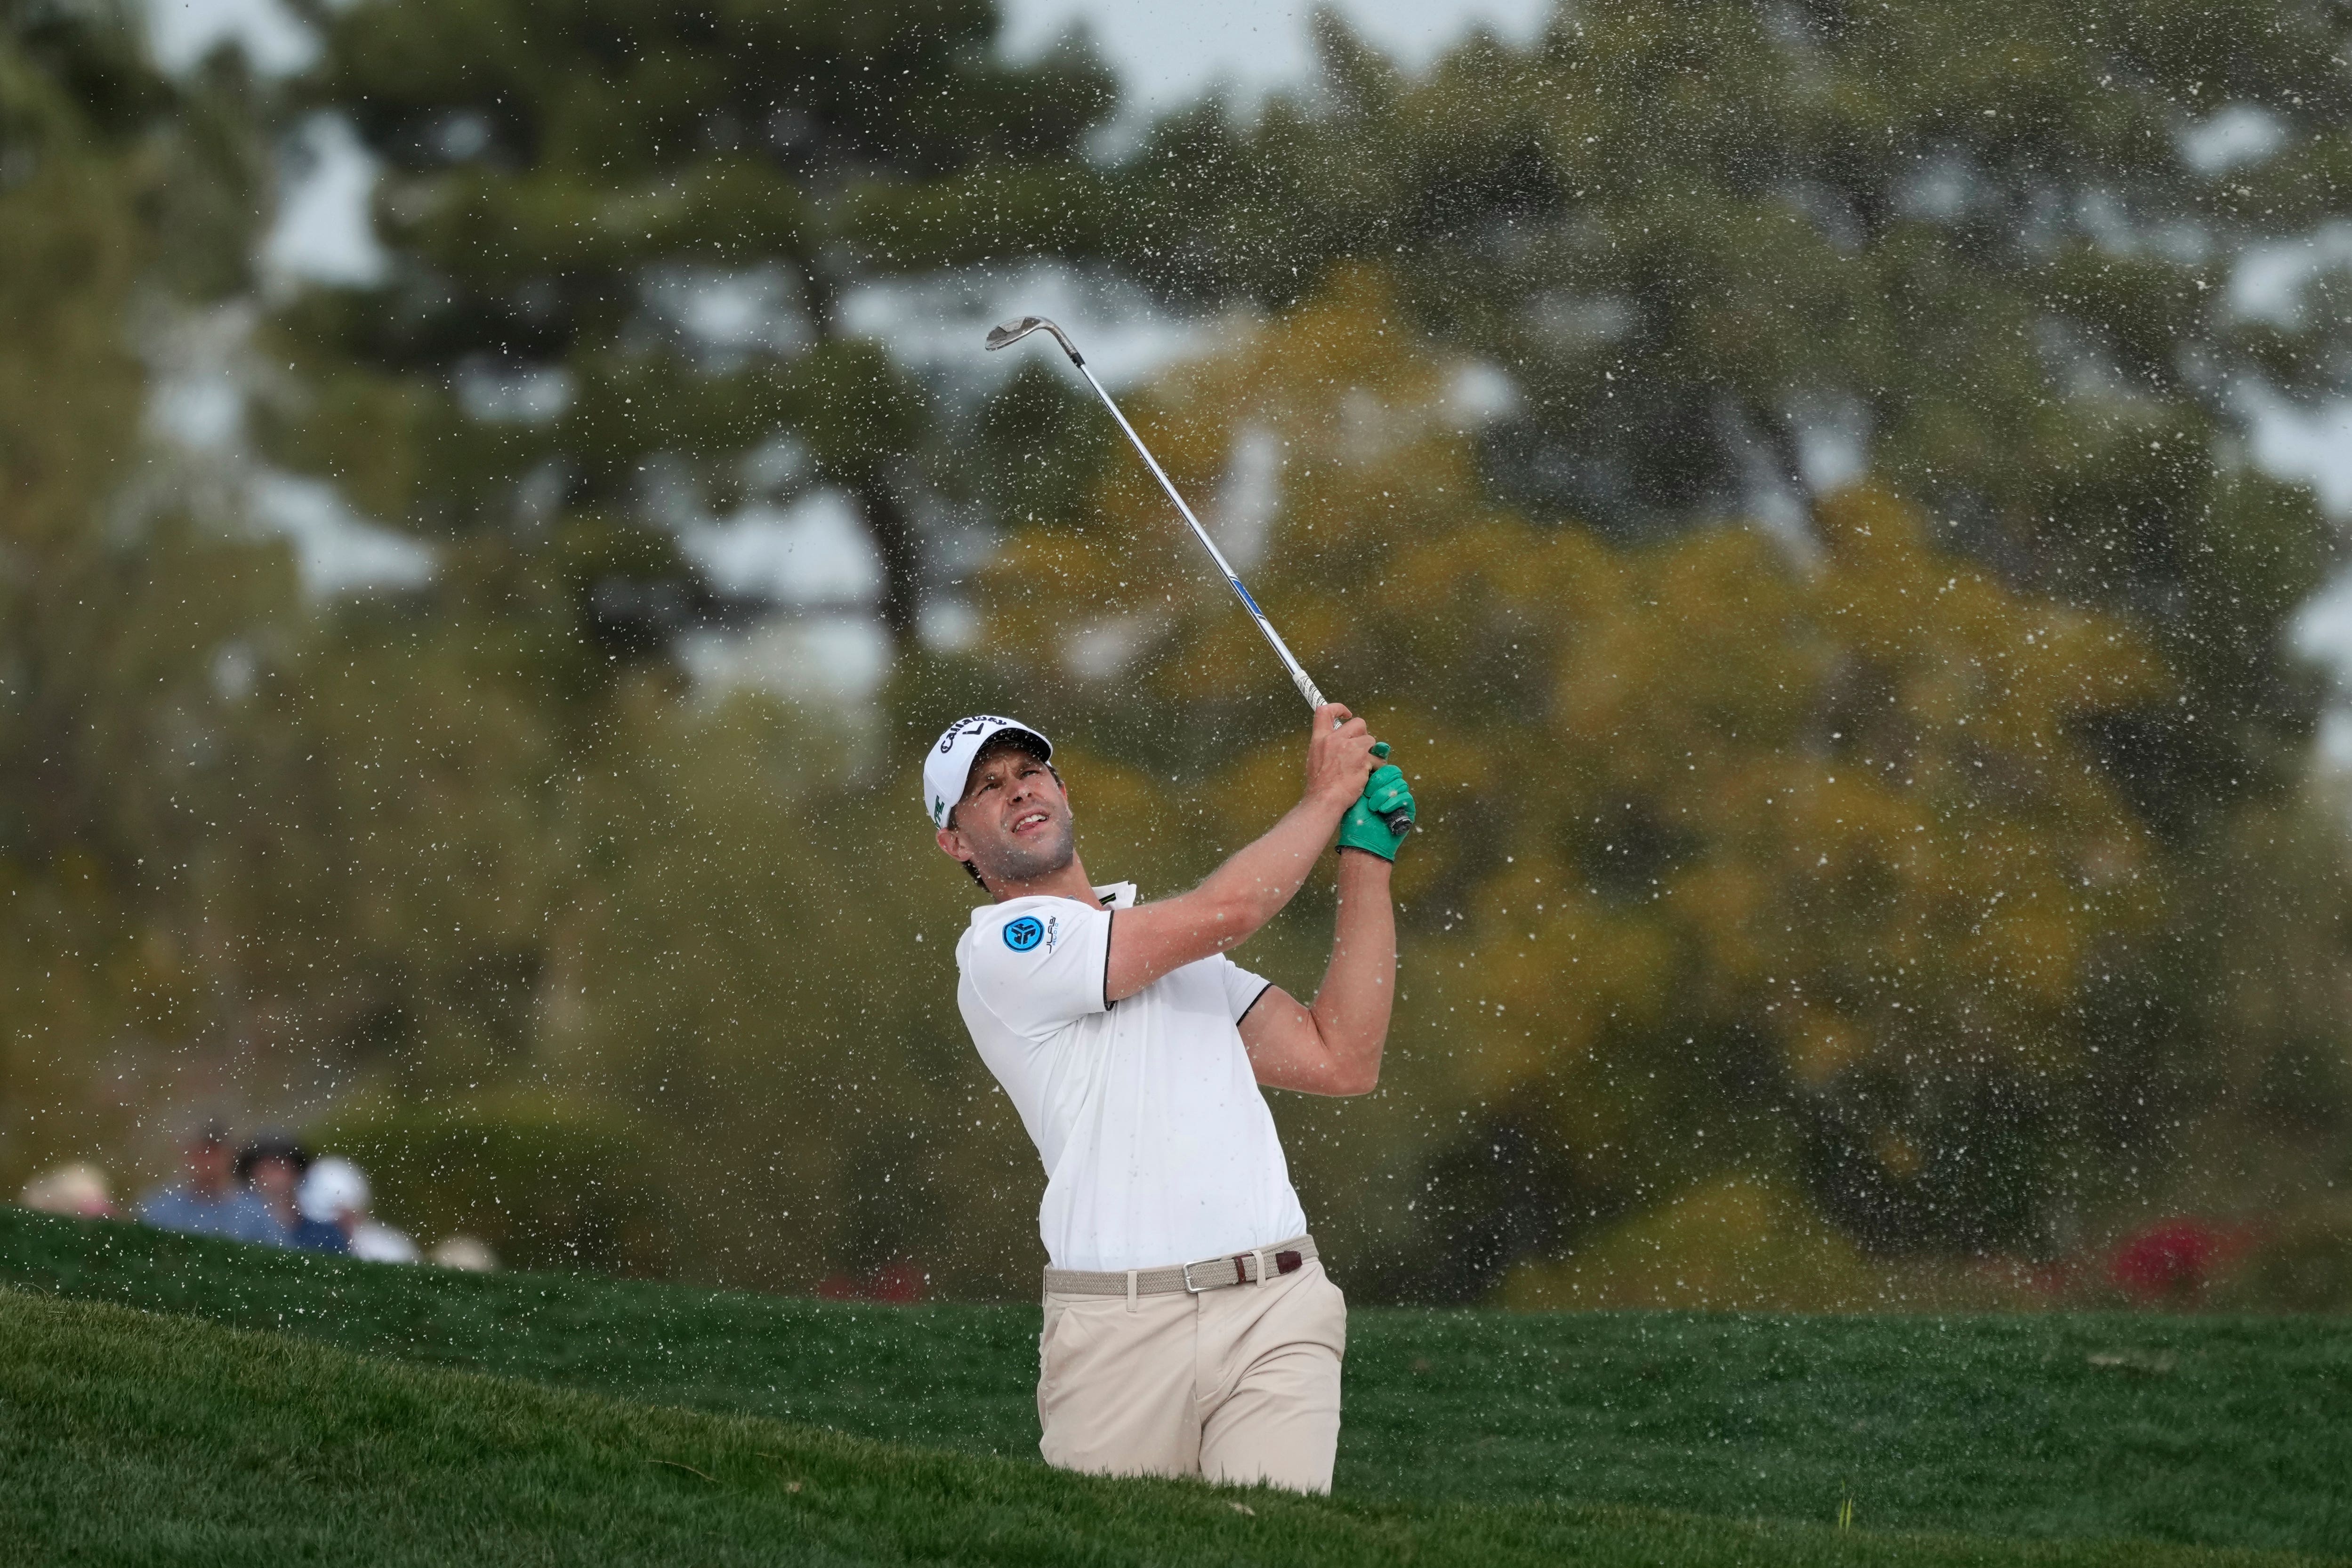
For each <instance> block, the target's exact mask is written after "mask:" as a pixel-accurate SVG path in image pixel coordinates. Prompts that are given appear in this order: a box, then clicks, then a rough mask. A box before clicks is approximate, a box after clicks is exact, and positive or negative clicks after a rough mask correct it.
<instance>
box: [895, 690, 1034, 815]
mask: <svg viewBox="0 0 2352 1568" xmlns="http://www.w3.org/2000/svg"><path fill="white" fill-rule="evenodd" d="M1004 729H1014V730H1019V731H1020V732H1021V733H1022V734H1024V735H1031V736H1036V737H1037V744H1038V745H1040V746H1042V747H1045V756H1046V758H1048V759H1049V760H1050V759H1051V758H1052V757H1053V755H1054V743H1053V742H1052V741H1050V740H1048V739H1046V738H1045V737H1044V736H1042V735H1038V733H1037V731H1035V730H1034V729H1032V728H1030V727H1028V726H1027V725H1025V724H1023V723H1022V722H1021V721H1020V720H1019V719H1017V718H1003V717H1001V716H998V715H996V714H992V713H976V714H974V715H972V716H971V717H970V718H960V719H958V720H956V721H955V722H954V723H953V724H951V725H950V726H948V727H947V728H945V729H943V730H941V731H940V743H939V744H938V745H937V746H934V747H931V749H930V750H929V752H927V753H925V754H924V757H923V809H924V810H927V811H929V813H930V815H931V826H933V827H935V828H944V827H946V826H947V825H948V813H949V812H950V811H952V810H955V803H956V802H957V801H958V800H962V799H963V787H964V783H965V781H966V780H967V779H970V778H971V765H972V762H973V759H974V758H978V757H979V756H980V748H981V747H983V746H985V745H987V744H988V741H989V737H991V736H992V735H994V734H996V733H997V731H999V730H1004Z"/></svg>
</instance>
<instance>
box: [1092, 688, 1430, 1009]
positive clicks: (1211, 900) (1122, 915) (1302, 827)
mask: <svg viewBox="0 0 2352 1568" xmlns="http://www.w3.org/2000/svg"><path fill="white" fill-rule="evenodd" d="M1335 719H1337V720H1339V724H1338V725H1337V727H1334V724H1333V720H1335ZM1314 723H1315V728H1314V732H1313V733H1312V734H1311V735H1310V736H1309V737H1308V738H1307V788H1306V789H1305V790H1304V792H1302V793H1301V794H1300V796H1299V799H1298V804H1297V805H1296V806H1293V807H1292V808H1291V809H1290V810H1288V811H1287V812H1286V813H1285V814H1284V815H1283V819H1282V821H1278V822H1276V824H1275V825H1274V826H1273V827H1272V828H1270V829H1268V830H1267V831H1266V832H1265V835H1264V836H1262V837H1261V838H1259V839H1257V840H1256V841H1255V842H1252V843H1250V844H1247V845H1244V847H1243V848H1242V849H1240V850H1238V851H1236V852H1234V856H1233V858H1232V859H1230V860H1228V861H1226V862H1225V863H1224V864H1223V865H1221V866H1219V867H1218V868H1217V869H1216V870H1215V871H1213V872H1211V873H1209V875H1208V878H1207V880H1205V881H1204V882H1202V883H1201V885H1200V886H1198V887H1196V888H1194V889H1193V890H1192V892H1190V893H1186V894H1178V895H1177V896H1176V897H1174V898H1169V899H1162V900H1160V902H1158V903H1155V904H1141V905H1139V906H1138V907H1136V908H1134V909H1122V910H1120V911H1118V913H1117V914H1116V915H1113V916H1112V917H1111V923H1110V953H1109V958H1108V966H1107V967H1106V968H1105V970H1104V974H1103V995H1104V998H1105V999H1106V1000H1108V1001H1114V1002H1115V1001H1118V1000H1119V999H1120V998H1124V997H1131V996H1133V995H1135V993H1136V992H1138V991H1139V990H1141V989H1143V988H1144V987H1146V986H1148V985H1150V984H1151V982H1152V981H1154V980H1156V979H1158V978H1160V976H1162V975H1165V974H1168V973H1170V972H1171V971H1172V970H1175V969H1181V968H1182V967H1184V966H1185V965H1187V964H1190V963H1192V962H1193V961H1194V960H1195V959H1199V958H1206V957H1208V956H1210V955H1211V954H1213V953H1222V952H1223V951H1225V949H1227V948H1228V947H1231V946H1234V945H1235V944H1237V943H1239V942H1241V941H1242V940H1243V939H1244V938H1245V937H1247V936H1249V935H1250V934H1251V933H1252V932H1255V930H1256V929H1257V928H1258V927H1259V926H1261V925H1265V923H1266V922H1267V921H1269V920H1271V919H1273V918H1274V917H1275V915H1277V914H1278V913H1280V912H1281V909H1282V906H1283V905H1284V904H1288V903H1289V902H1290V900H1291V897H1292V895H1293V894H1297V891H1298V890H1299V888H1300V886H1301V885H1303V884H1304V883H1306V881H1307V873H1308V872H1309V871H1311V870H1313V869H1314V866H1315V861H1316V858H1317V857H1318V856H1319V855H1320V854H1322V852H1323V846H1324V845H1326V844H1328V843H1329V842H1330V841H1331V835H1332V833H1333V832H1334V831H1336V830H1337V829H1338V828H1339V819H1340V818H1342V817H1344V816H1346V815H1347V814H1348V808H1349V807H1350V806H1352V805H1354V804H1355V802H1356V799H1357V797H1358V796H1360V795H1361V794H1362V793H1363V789H1364V780H1365V779H1368V778H1370V776H1371V771H1372V737H1371V732H1370V730H1368V729H1367V728H1366V727H1365V726H1364V721H1363V720H1362V719H1360V718H1356V717H1354V716H1350V715H1349V712H1348V710H1347V709H1346V708H1345V707H1343V706H1340V705H1339V704H1338V703H1331V704H1328V705H1327V706H1323V707H1319V708H1318V709H1316V710H1315V720H1314ZM1342 858H1343V859H1345V860H1362V859H1366V858H1371V859H1378V858H1379V857H1377V856H1372V857H1366V856H1363V855H1347V856H1343V857H1342ZM1384 869H1385V868H1384ZM1341 885H1342V886H1343V887H1344V886H1345V885H1346V883H1345V881H1344V879H1343V881H1342V883H1341ZM1383 904H1385V894H1384V895H1383ZM1393 946H1394V944H1393V941H1391V947H1393ZM1391 961H1393V957H1392V958H1391ZM1261 1005H1263V1004H1261ZM1252 1010H1253V1011H1255V1010H1256V1009H1252ZM1382 1016H1383V1018H1384V1019H1385V1017H1386V1014H1385V1012H1383V1014H1382Z"/></svg>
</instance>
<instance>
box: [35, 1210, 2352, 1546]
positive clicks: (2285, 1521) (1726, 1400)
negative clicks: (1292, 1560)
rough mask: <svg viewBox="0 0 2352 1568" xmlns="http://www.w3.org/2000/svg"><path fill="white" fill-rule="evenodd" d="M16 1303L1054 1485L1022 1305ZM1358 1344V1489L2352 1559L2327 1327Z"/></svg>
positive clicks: (624, 1287)
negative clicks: (819, 1436)
mask: <svg viewBox="0 0 2352 1568" xmlns="http://www.w3.org/2000/svg"><path fill="white" fill-rule="evenodd" d="M0 1282H5V1283H8V1284H13V1285H15V1286H16V1287H17V1288H19V1289H22V1290H29V1291H41V1292H47V1293H53V1294H58V1295H64V1296H71V1297H77V1298H83V1299H92V1300H101V1301H114V1302H119V1303H121V1304H125V1305H129V1306H134V1307H141V1308H146V1309H152V1310H157V1311H164V1312H184V1313H190V1314H194V1315H197V1316H201V1317H205V1318H209V1319H212V1320H214V1321H215V1322H224V1323H228V1324H233V1325H236V1326H239V1327H243V1328H252V1329H269V1330H287V1331H291V1333H294V1334H297V1335H299V1336H303V1337H306V1338H310V1339H313V1340H320V1341H325V1342H328V1343H332V1344H335V1345H339V1346H341V1347H342V1348H344V1349H347V1350H354V1351H362V1352H366V1353H370V1354H377V1355H390V1356H397V1357H400V1358H402V1359H404V1360H406V1361H409V1362H412V1363H415V1362H427V1363H436V1364H441V1365H444V1366H450V1367H463V1368H470V1369H477V1370H479V1371H483V1372H488V1373H494V1374H498V1375H504V1376H508V1377H518V1378H527V1379H530V1380H534V1381H537V1382H540V1383H545V1384H556V1385H566V1386H568V1387H571V1388H573V1389H578V1390H586V1391H592V1392H596V1393H601V1394H604V1395H608V1396H614V1397H618V1398H622V1399H626V1400H632V1401H638V1402H646V1403H653V1404H660V1405H671V1406H690V1407H693V1408H695V1409H698V1410H702V1411H706V1412H719V1413H732V1414H740V1415H748V1416H762V1417H770V1418H778V1419H782V1420H785V1421H790V1422H796V1423H807V1424H811V1425H816V1426H823V1427H833V1428H835V1429H837V1430H839V1431H842V1432H846V1433H852V1434H857V1435H860V1436H864V1437H875V1438H882V1439H887V1440H890V1441H894V1442H898V1443H910V1444H920V1445H926V1446H932V1447H940V1448H956V1449H961V1450H963V1451H964V1452H965V1453H967V1454H971V1455H987V1454H994V1455H1001V1456H1010V1457H1013V1458H1016V1459H1022V1460H1026V1461H1029V1462H1027V1463H1024V1464H1023V1465H1020V1466H1017V1467H1016V1468H1017V1469H1021V1470H1023V1471H1024V1473H1042V1471H1041V1470H1040V1468H1039V1467H1037V1466H1035V1465H1034V1454H1035V1440H1036V1429H1035V1416H1034V1407H1033V1405H1032V1380H1033V1378H1034V1366H1035V1349H1034V1335H1035V1331H1036V1312H1035V1309H1034V1308H1028V1307H959V1306H932V1307H920V1308H912V1309H906V1308H895V1309H894V1308H877V1307H856V1306H845V1305H831V1304H821V1303H817V1302H813V1301H798V1300H791V1299H783V1298H775V1297H764V1296H756V1295H751V1294H744V1293H714V1292H709V1291H697V1290H691V1289H688V1288H684V1287H678V1286H666V1285H654V1284H642V1283H615V1282H613V1281H601V1280H590V1279H576V1278H569V1277H561V1276H551V1275H507V1276H490V1277H478V1276H453V1275H447V1274H441V1273H438V1272H434V1271H420V1270H396V1269H385V1268H377V1267H370V1266H366V1265H360V1264H352V1263H345V1262H340V1261H336V1260H321V1259H312V1258H302V1257H295V1256H292V1255H288V1254H277V1253H269V1252H255V1251H249V1250H247V1249H234V1248H228V1247H225V1246H223V1245H220V1244H215V1243H205V1242H197V1241H192V1240H188V1239H183V1238H176V1237H167V1236H162V1235H158V1234H156V1233H153V1232H150V1231H145V1230H141V1229H138V1228H132V1227H127V1226H113V1225H86V1224H80V1223H77V1222H70V1221H63V1220H53V1219H47V1218H42V1217H37V1216H32V1215H26V1214H23V1213H21V1212H19V1211H5V1210H0ZM1349 1340H1350V1343H1349V1362H1348V1393H1347V1400H1348V1403H1347V1425H1346V1428H1345V1431H1344V1434H1343V1437H1342V1439H1341V1452H1340V1467H1339V1494H1340V1497H1341V1499H1342V1500H1346V1501H1353V1502H1360V1503H1367V1504H1370V1503H1392V1504H1398V1505H1406V1506H1410V1507H1412V1508H1416V1509H1418V1508H1426V1507H1431V1506H1445V1505H1457V1504H1465V1503H1475V1504H1481V1505H1489V1506H1493V1507H1502V1508H1504V1509H1505V1510H1506V1511H1507V1510H1508V1509H1509V1508H1511V1507H1515V1506H1523V1505H1530V1504H1538V1503H1540V1504H1547V1505H1557V1504H1563V1503H1564V1504H1571V1505H1590V1504H1613V1505H1629V1506H1634V1507H1641V1508H1647V1509H1653V1510H1663V1511H1675V1512H1676V1513H1681V1514H1694V1515H1707V1516H1716V1517H1727V1518H1739V1519H1751V1520H1752V1519H1769V1520H1785V1521H1811V1522H1813V1523H1817V1524H1818V1523H1826V1522H1827V1521H1830V1520H1832V1518H1833V1517H1834V1515H1835V1513H1836V1511H1837V1509H1838V1507H1839V1505H1840V1503H1841V1501H1842V1500H1843V1499H1844V1498H1846V1497H1848V1496H1851V1497H1852V1498H1853V1500H1854V1507H1855V1516H1856V1519H1857V1521H1858V1523H1860V1524H1861V1525H1863V1526H1866V1527H1869V1528H1872V1529H1876V1530H1906V1531H1948V1532H1954V1533H1960V1534H1967V1535H1970V1536H2006V1537H2025V1538H2045V1539H2062V1540H2063V1539H2068V1538H2074V1539H2085V1538H2137V1539H2139V1540H2142V1541H2168V1542H2184V1543H2196V1544H2203V1545H2211V1546H2237V1547H2250V1548H2264V1549H2286V1550H2295V1551H2302V1552H2329V1553H2352V1488H2347V1484H2346V1482H2345V1479H2344V1478H2346V1477H2347V1476H2352V1322H2345V1321H2342V1320H2325V1319H2309V1318H2305V1319H2288V1318H2273V1319H2244V1318H2241V1319H2211V1318H2175V1317H2141V1316H2120V1315H2097V1316H2092V1315H2079V1316H2052V1317H1969V1318H1948V1319H1934V1318H1867V1319H1864V1318H1769V1317H1754V1316H1734V1315H1718V1316H1708V1315H1699V1314H1666V1313H1593V1314H1573V1315H1559V1316H1535V1315H1527V1316H1520V1315H1512V1314H1505V1313H1491V1312H1405V1311H1387V1310H1377V1311H1363V1310H1360V1311H1358V1312H1355V1313H1354V1314H1353V1319H1352V1322H1351V1323H1350V1332H1349ZM706 1468H707V1467H706ZM1543 1516H1544V1517H1551V1515H1550V1513H1549V1512H1546V1513H1544V1515H1543ZM1480 1517H1481V1518H1484V1517H1486V1515H1485V1513H1483V1512H1482V1513H1481V1514H1480ZM1512 1517H1515V1518H1516V1517H1518V1516H1517V1515H1513V1516H1512ZM1530 1517H1533V1516H1530ZM1659 1528H1664V1526H1659ZM1677 1528H1680V1527H1679V1526H1677Z"/></svg>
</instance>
